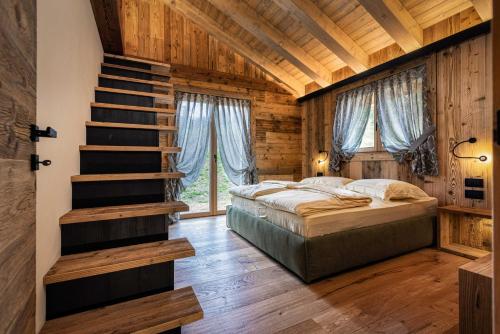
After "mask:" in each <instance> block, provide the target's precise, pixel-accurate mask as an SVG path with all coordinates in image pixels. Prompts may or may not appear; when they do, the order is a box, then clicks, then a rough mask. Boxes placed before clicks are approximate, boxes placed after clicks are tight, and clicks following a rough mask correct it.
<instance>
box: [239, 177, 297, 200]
mask: <svg viewBox="0 0 500 334" xmlns="http://www.w3.org/2000/svg"><path fill="white" fill-rule="evenodd" d="M293 184H296V182H293V181H271V180H270V181H263V182H261V183H259V184H250V185H244V186H236V187H232V188H231V189H229V193H230V194H231V195H233V196H239V197H243V198H247V199H255V198H257V197H258V196H264V195H269V194H274V193H277V192H280V191H285V190H287V186H291V185H293Z"/></svg>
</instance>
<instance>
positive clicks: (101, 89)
mask: <svg viewBox="0 0 500 334" xmlns="http://www.w3.org/2000/svg"><path fill="white" fill-rule="evenodd" d="M95 91H96V92H105V93H114V94H127V95H138V96H146V97H155V98H160V99H172V101H173V99H174V97H173V95H169V94H160V93H148V92H141V91H138V90H128V89H117V88H108V87H96V88H95Z"/></svg>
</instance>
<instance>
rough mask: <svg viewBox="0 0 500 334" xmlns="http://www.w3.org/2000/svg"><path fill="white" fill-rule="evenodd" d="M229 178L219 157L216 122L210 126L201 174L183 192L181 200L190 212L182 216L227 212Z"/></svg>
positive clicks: (194, 216)
mask: <svg viewBox="0 0 500 334" xmlns="http://www.w3.org/2000/svg"><path fill="white" fill-rule="evenodd" d="M232 186H233V184H232V182H231V181H230V180H229V178H228V177H227V175H226V172H225V171H224V167H223V166H222V161H221V159H220V158H219V150H218V145H217V135H216V132H215V124H214V122H213V120H212V122H211V126H210V139H209V148H208V150H207V154H206V157H205V162H204V165H203V169H202V171H201V173H200V176H199V178H198V180H196V182H194V183H193V184H192V185H191V186H189V187H188V188H186V189H185V190H184V192H183V193H182V194H181V200H182V201H183V202H185V203H186V204H187V205H189V212H187V213H185V214H183V215H181V218H196V217H207V216H215V215H223V214H225V213H226V206H227V205H229V204H230V203H231V197H230V195H229V188H230V187H232Z"/></svg>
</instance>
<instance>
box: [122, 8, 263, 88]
mask: <svg viewBox="0 0 500 334" xmlns="http://www.w3.org/2000/svg"><path fill="white" fill-rule="evenodd" d="M121 24H122V30H123V31H122V39H123V44H124V45H123V48H124V53H125V54H126V55H129V56H135V57H141V58H147V59H153V60H157V61H160V62H165V63H171V64H176V65H185V66H190V67H195V68H200V69H207V70H214V71H219V72H224V73H229V74H237V75H242V76H245V77H249V78H255V79H267V76H266V74H265V72H263V71H262V70H261V69H260V68H258V67H257V66H255V65H254V64H253V63H251V62H250V61H248V60H247V59H246V58H244V57H243V56H241V55H239V54H237V53H236V52H234V51H232V50H231V49H230V48H229V47H228V46H227V45H225V44H224V43H221V42H219V41H218V40H217V39H216V38H214V37H213V36H211V35H209V34H208V33H207V32H206V31H205V30H203V29H202V27H200V26H198V25H196V24H195V23H193V22H192V21H191V20H189V19H186V18H185V17H184V16H183V15H181V14H179V13H177V12H175V11H173V10H170V8H169V7H168V6H166V5H165V4H164V3H163V2H162V1H161V0H121Z"/></svg>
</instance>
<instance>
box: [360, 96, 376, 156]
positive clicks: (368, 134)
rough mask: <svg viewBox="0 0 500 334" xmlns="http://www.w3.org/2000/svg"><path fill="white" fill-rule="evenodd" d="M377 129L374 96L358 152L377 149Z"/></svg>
mask: <svg viewBox="0 0 500 334" xmlns="http://www.w3.org/2000/svg"><path fill="white" fill-rule="evenodd" d="M378 138H379V135H378V129H377V121H376V112H375V96H373V98H372V104H371V107H370V116H369V117H368V124H367V125H366V129H365V133H364V134H363V139H362V140H361V146H360V147H359V151H360V152H371V151H377V150H378V148H379V147H378V146H379V145H378V144H377V143H378Z"/></svg>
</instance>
